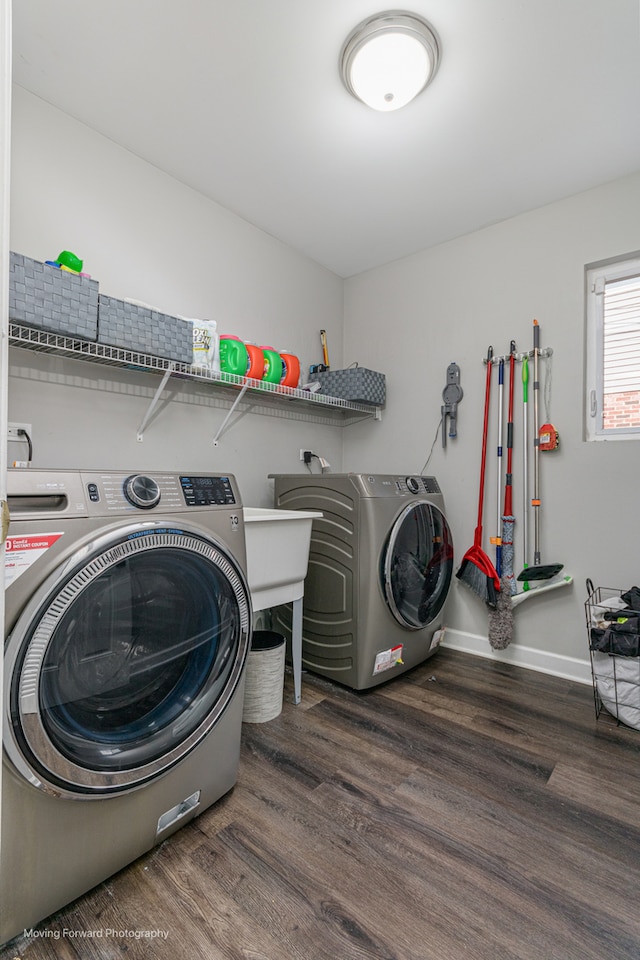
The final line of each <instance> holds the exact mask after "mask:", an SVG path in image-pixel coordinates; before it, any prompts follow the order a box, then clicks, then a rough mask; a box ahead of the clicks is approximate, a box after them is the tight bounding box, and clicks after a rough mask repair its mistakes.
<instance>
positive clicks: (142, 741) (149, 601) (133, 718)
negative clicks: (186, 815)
mask: <svg viewBox="0 0 640 960" xmlns="http://www.w3.org/2000/svg"><path fill="white" fill-rule="evenodd" d="M250 610H251V607H250V602H249V591H248V587H247V583H246V579H245V577H244V574H243V573H242V571H241V569H240V568H239V567H238V565H237V563H236V562H235V560H234V558H233V556H232V555H231V554H230V553H229V552H228V551H227V550H226V549H225V548H224V547H223V546H222V545H221V544H220V543H218V542H217V541H216V540H215V539H213V538H212V537H209V536H208V535H207V534H205V533H203V532H201V531H199V530H197V529H195V528H191V527H181V528H180V529H177V528H167V527H166V526H162V524H161V523H154V522H149V523H144V524H136V525H135V526H131V527H127V528H122V527H121V528H119V529H118V531H117V532H114V533H111V534H109V535H106V536H103V537H102V538H100V539H98V540H95V541H93V542H92V543H90V544H88V545H85V546H84V547H83V548H82V549H80V550H78V552H77V553H76V554H75V555H74V556H73V557H71V559H70V560H67V561H65V562H64V563H63V564H62V566H61V568H60V569H59V570H58V571H57V572H55V573H54V574H53V575H52V576H51V577H49V578H48V580H47V581H46V582H45V583H43V584H42V586H41V588H40V589H39V590H38V591H37V593H36V594H35V595H34V597H33V599H32V600H31V602H30V603H29V604H28V605H27V607H26V608H25V610H24V611H23V613H22V615H21V617H20V619H19V620H18V622H17V624H16V626H15V628H14V629H13V631H12V633H11V636H10V637H9V640H8V643H7V649H6V654H5V671H6V675H5V694H6V700H5V748H6V750H7V753H8V755H9V758H10V759H11V761H12V762H13V764H14V766H15V767H16V768H17V769H18V771H19V772H20V773H22V774H23V775H24V776H25V777H26V778H27V779H28V780H29V781H30V782H31V783H33V784H34V785H35V786H37V787H40V788H42V789H44V790H46V791H48V792H54V793H56V794H58V795H62V796H73V797H93V796H105V795H108V794H113V793H118V792H123V791H127V790H131V789H134V788H136V787H139V786H141V785H142V784H144V783H146V782H148V781H149V780H151V779H153V778H155V777H158V776H160V775H161V774H162V773H164V772H166V771H167V770H168V769H169V768H171V767H172V766H174V765H175V764H176V763H178V762H179V761H180V760H181V759H182V758H183V757H184V756H185V755H186V754H187V753H189V752H190V751H191V750H193V749H194V747H195V746H196V745H197V744H198V743H199V742H200V741H201V740H202V738H203V737H205V736H206V735H207V733H208V732H209V731H210V730H211V728H212V727H213V725H214V724H215V723H216V720H217V719H218V718H219V717H220V715H221V713H222V712H223V711H224V709H225V707H226V706H227V704H228V703H229V700H230V698H231V697H232V695H233V692H234V690H235V689H236V687H237V685H238V683H239V681H240V678H241V675H242V669H243V666H244V664H245V660H246V655H247V650H248V645H249V641H250V632H251V626H250Z"/></svg>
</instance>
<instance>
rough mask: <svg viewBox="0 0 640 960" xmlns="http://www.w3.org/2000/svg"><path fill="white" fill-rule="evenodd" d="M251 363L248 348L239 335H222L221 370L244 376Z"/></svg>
mask: <svg viewBox="0 0 640 960" xmlns="http://www.w3.org/2000/svg"><path fill="white" fill-rule="evenodd" d="M248 365H249V355H248V353H247V348H246V346H245V345H244V343H243V342H242V340H240V338H239V337H234V336H231V335H228V336H226V335H225V336H221V337H220V370H221V371H222V372H223V373H231V374H233V375H234V376H236V377H244V376H245V375H246V372H247V367H248Z"/></svg>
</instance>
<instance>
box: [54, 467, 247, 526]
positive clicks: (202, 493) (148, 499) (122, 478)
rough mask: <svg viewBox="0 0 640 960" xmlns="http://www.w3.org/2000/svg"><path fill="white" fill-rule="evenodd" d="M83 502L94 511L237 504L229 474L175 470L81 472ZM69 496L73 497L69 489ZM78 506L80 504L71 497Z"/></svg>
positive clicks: (179, 510)
mask: <svg viewBox="0 0 640 960" xmlns="http://www.w3.org/2000/svg"><path fill="white" fill-rule="evenodd" d="M82 484H83V487H84V494H85V497H86V501H85V502H86V506H87V507H88V509H89V512H90V513H91V514H93V515H99V516H105V515H109V514H118V515H119V514H127V513H128V514H130V513H132V512H138V511H139V510H146V511H149V512H150V513H151V512H154V511H155V510H162V511H163V512H165V513H170V512H176V513H184V512H185V511H187V510H189V511H190V508H192V507H196V508H197V507H205V508H211V507H226V506H237V505H239V502H240V501H239V497H238V493H237V487H236V484H235V480H234V478H233V477H232V476H229V475H226V476H203V475H197V476H195V475H189V476H187V475H183V474H177V473H153V474H146V473H125V472H124V471H123V472H122V473H93V474H90V473H84V474H83V475H82ZM69 497H70V500H71V499H72V497H71V493H69ZM74 505H75V506H76V507H77V508H78V509H79V510H80V509H81V508H82V507H83V504H82V503H81V502H80V500H79V499H78V500H77V503H76V501H74Z"/></svg>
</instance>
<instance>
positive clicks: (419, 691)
mask: <svg viewBox="0 0 640 960" xmlns="http://www.w3.org/2000/svg"><path fill="white" fill-rule="evenodd" d="M289 684H290V678H289V677H287V690H289V689H290V686H289ZM639 797H640V732H638V731H635V730H631V729H629V728H626V727H623V726H617V725H616V723H615V721H613V720H612V719H611V718H609V717H608V715H606V714H603V715H601V717H600V719H599V720H597V721H596V719H595V714H594V708H593V695H592V691H591V689H590V688H589V687H585V686H581V685H578V684H572V683H570V682H568V681H564V680H559V679H556V678H553V677H548V676H544V675H542V674H537V673H534V672H531V671H527V670H523V669H520V668H518V667H511V666H509V665H506V664H503V663H497V662H494V661H491V660H484V659H480V658H475V657H470V656H466V655H464V654H460V653H457V652H454V651H451V650H444V649H442V650H440V651H439V652H438V653H437V654H436V656H435V657H434V658H432V659H431V660H429V661H428V662H427V663H425V664H423V665H422V666H421V667H419V668H417V669H416V670H414V671H412V672H411V673H410V674H409V675H406V676H404V677H400V678H397V679H396V680H394V681H392V682H391V683H389V684H387V685H385V686H383V687H379V688H377V689H376V690H374V691H370V692H367V693H354V692H352V691H349V690H345V689H343V688H341V687H337V686H334V685H331V684H329V683H328V682H326V681H324V680H322V679H320V678H317V677H313V676H312V675H309V674H305V676H304V683H303V702H302V704H300V705H299V706H297V707H296V706H293V704H292V703H290V702H285V705H284V709H283V712H282V714H281V715H280V717H278V718H277V719H276V720H272V721H271V722H269V723H265V724H255V725H248V724H245V725H244V726H243V748H242V759H241V768H240V776H239V781H238V784H237V786H236V787H235V788H234V789H233V791H232V792H231V793H230V794H229V795H227V797H225V798H224V799H223V800H221V801H220V802H219V803H218V804H216V805H215V806H214V807H212V808H210V809H209V810H208V811H206V812H205V813H203V814H202V815H201V816H200V817H199V818H198V819H196V820H194V821H193V822H192V823H191V824H189V825H187V826H186V827H185V828H183V829H182V830H181V831H180V832H179V833H177V834H175V835H174V836H173V837H171V838H170V839H169V840H167V841H165V843H163V844H162V845H161V846H160V847H158V848H156V849H155V850H153V851H152V852H150V853H149V854H148V855H146V856H145V857H143V858H141V859H140V860H139V861H137V862H136V863H134V864H132V865H131V866H130V867H128V868H127V869H125V870H123V871H121V872H120V873H119V874H117V875H116V876H115V877H113V878H112V879H110V880H108V881H107V882H105V883H104V884H102V885H101V886H99V887H97V888H96V889H95V890H93V891H91V892H90V893H88V894H87V895H86V896H85V897H83V898H81V899H80V900H78V901H76V902H75V903H74V904H72V905H71V906H69V907H68V908H67V909H65V910H63V911H62V912H61V913H59V914H58V915H56V917H55V918H53V919H51V920H50V921H49V922H48V923H44V924H42V925H41V926H40V928H39V929H40V931H41V932H44V933H45V934H48V935H47V936H41V937H40V938H38V939H35V938H34V939H30V940H27V939H25V938H18V939H17V940H15V941H13V942H12V943H11V944H10V945H9V946H8V947H6V948H5V949H4V950H3V951H0V960H10V958H14V957H19V958H24V960H45V958H47V960H49V958H53V957H55V958H63V960H67V958H69V960H71V958H74V960H75V958H82V960H114V958H123V957H126V958H127V960H138V958H151V957H153V958H154V960H156V958H157V960H199V958H202V960H236V958H237V960H369V958H375V960H507V958H508V960H552V958H553V960H607V958H609V960H627V958H628V960H638V958H639V957H640V907H639V904H640V800H639ZM65 928H66V929H67V930H70V931H72V932H73V934H74V935H73V936H71V935H69V934H67V935H63V933H62V931H63V930H64V929H65ZM109 928H112V929H116V930H120V931H132V932H135V931H146V930H151V929H156V928H157V929H160V930H163V931H165V932H166V934H167V937H166V940H154V941H150V940H144V939H134V938H133V937H127V938H124V937H113V936H111V937H105V936H102V937H101V938H99V937H95V938H93V939H85V938H82V937H81V936H79V935H78V932H79V931H80V932H81V931H103V930H105V929H109ZM56 933H57V934H58V935H59V939H55V935H56Z"/></svg>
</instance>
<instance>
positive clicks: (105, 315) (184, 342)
mask: <svg viewBox="0 0 640 960" xmlns="http://www.w3.org/2000/svg"><path fill="white" fill-rule="evenodd" d="M98 343H104V344H106V345H108V346H110V347H120V348H121V349H122V350H133V351H135V352H136V353H146V354H148V355H149V356H152V357H163V358H164V359H165V360H177V361H179V362H180V363H188V364H191V363H192V361H193V326H192V324H190V323H187V321H186V320H182V319H181V318H180V317H171V316H169V315H168V314H166V313H159V312H158V311H157V310H152V309H150V308H147V307H142V306H140V305H138V304H135V303H127V302H126V301H125V300H116V299H115V298H114V297H106V296H104V295H103V294H100V296H99V298H98Z"/></svg>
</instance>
